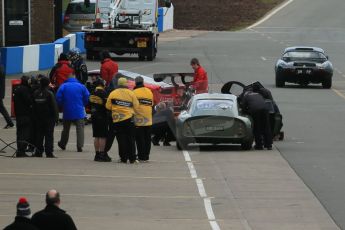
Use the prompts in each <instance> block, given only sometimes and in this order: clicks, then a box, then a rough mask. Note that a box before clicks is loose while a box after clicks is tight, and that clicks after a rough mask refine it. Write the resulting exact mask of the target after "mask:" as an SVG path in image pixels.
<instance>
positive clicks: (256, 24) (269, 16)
mask: <svg viewBox="0 0 345 230" xmlns="http://www.w3.org/2000/svg"><path fill="white" fill-rule="evenodd" d="M293 1H294V0H289V1H287V2H285V3H284V4H282V5H281V6H279V7H277V8H276V9H275V10H273V11H272V12H271V13H269V14H267V15H266V16H265V17H263V18H262V19H261V20H259V21H258V22H256V23H254V24H253V25H251V26H248V27H247V29H251V28H254V27H256V26H258V25H260V24H262V23H264V22H265V21H267V20H268V19H270V18H271V17H272V16H273V15H275V14H276V13H278V12H279V11H281V10H282V9H283V8H285V7H286V6H288V5H289V4H290V3H292V2H293Z"/></svg>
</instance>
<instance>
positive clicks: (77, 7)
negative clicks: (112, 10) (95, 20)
mask: <svg viewBox="0 0 345 230" xmlns="http://www.w3.org/2000/svg"><path fill="white" fill-rule="evenodd" d="M94 13H95V3H91V4H90V6H89V7H86V6H85V4H84V3H83V2H81V3H69V4H68V7H67V9H66V14H94Z"/></svg>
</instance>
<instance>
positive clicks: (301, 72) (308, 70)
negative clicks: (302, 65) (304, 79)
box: [297, 69, 311, 74]
mask: <svg viewBox="0 0 345 230" xmlns="http://www.w3.org/2000/svg"><path fill="white" fill-rule="evenodd" d="M297 74H311V70H310V69H298V70H297Z"/></svg>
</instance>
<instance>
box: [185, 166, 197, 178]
mask: <svg viewBox="0 0 345 230" xmlns="http://www.w3.org/2000/svg"><path fill="white" fill-rule="evenodd" d="M187 165H188V168H189V172H190V176H191V177H192V178H193V179H196V178H198V174H196V170H195V168H194V165H193V163H192V162H187Z"/></svg>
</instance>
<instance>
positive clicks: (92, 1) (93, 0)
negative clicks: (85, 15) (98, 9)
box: [69, 0, 96, 3]
mask: <svg viewBox="0 0 345 230" xmlns="http://www.w3.org/2000/svg"><path fill="white" fill-rule="evenodd" d="M69 3H84V0H72V1H71V2H69ZM90 3H96V0H90Z"/></svg>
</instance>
